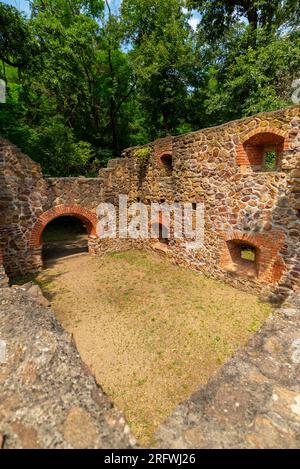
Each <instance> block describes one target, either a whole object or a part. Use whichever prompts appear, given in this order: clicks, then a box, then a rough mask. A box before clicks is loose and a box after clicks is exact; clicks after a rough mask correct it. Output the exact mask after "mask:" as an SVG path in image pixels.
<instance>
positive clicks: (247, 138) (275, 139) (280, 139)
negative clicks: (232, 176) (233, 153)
mask: <svg viewBox="0 0 300 469" xmlns="http://www.w3.org/2000/svg"><path fill="white" fill-rule="evenodd" d="M264 146H275V147H276V152H277V156H278V158H279V156H280V154H281V153H282V152H283V151H286V150H288V149H289V138H288V132H285V131H284V130H281V129H277V128H274V127H258V128H256V129H253V130H251V132H248V133H247V134H245V135H244V136H243V137H242V139H241V141H240V144H239V146H238V147H237V164H238V165H239V166H256V165H257V166H259V165H260V164H261V161H262V159H263V147H264Z"/></svg>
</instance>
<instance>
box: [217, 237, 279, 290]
mask: <svg viewBox="0 0 300 469" xmlns="http://www.w3.org/2000/svg"><path fill="white" fill-rule="evenodd" d="M223 240H224V247H223V250H222V254H221V263H220V266H221V268H222V269H224V270H229V269H228V268H230V266H231V265H232V261H233V259H232V253H231V252H230V243H231V242H235V243H240V244H245V245H250V246H252V247H254V248H255V249H256V250H257V259H256V267H257V280H258V281H259V282H262V283H270V284H276V283H277V282H278V281H279V280H280V279H281V277H282V275H283V274H284V271H285V270H286V266H285V263H284V261H283V259H282V257H281V256H280V254H279V252H280V250H281V248H282V246H283V243H284V240H285V234H284V233H283V232H280V231H270V232H268V233H256V234H249V233H244V232H241V231H233V232H230V233H225V234H223Z"/></svg>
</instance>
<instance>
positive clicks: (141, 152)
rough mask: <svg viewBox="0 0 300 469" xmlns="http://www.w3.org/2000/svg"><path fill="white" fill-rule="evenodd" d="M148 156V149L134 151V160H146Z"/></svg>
mask: <svg viewBox="0 0 300 469" xmlns="http://www.w3.org/2000/svg"><path fill="white" fill-rule="evenodd" d="M150 154H151V149H150V148H149V147H146V148H138V149H137V150H135V151H134V156H135V158H141V159H143V160H146V159H148V158H149V157H150Z"/></svg>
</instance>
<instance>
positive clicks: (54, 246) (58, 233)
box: [42, 216, 88, 262]
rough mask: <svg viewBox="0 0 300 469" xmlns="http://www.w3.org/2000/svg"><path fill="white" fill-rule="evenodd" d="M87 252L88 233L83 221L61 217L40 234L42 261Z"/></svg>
mask: <svg viewBox="0 0 300 469" xmlns="http://www.w3.org/2000/svg"><path fill="white" fill-rule="evenodd" d="M85 252H88V233H87V227H86V225H85V224H84V222H83V221H81V220H80V219H79V218H77V217H74V216H61V217H58V218H55V219H54V220H52V221H50V222H49V223H48V224H47V225H46V227H45V229H44V231H43V234H42V256H43V261H44V262H47V261H51V260H55V259H60V258H63V257H67V256H71V255H74V254H80V253H85Z"/></svg>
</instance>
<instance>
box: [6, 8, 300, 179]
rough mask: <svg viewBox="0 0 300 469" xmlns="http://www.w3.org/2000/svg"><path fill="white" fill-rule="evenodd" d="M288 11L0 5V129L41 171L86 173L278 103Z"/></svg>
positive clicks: (293, 73)
mask: <svg viewBox="0 0 300 469" xmlns="http://www.w3.org/2000/svg"><path fill="white" fill-rule="evenodd" d="M105 4H106V10H105V6H104V5H105ZM299 4H300V1H299V0H276V1H273V2H269V1H267V0H255V1H253V0H234V1H229V0H212V1H208V0H188V1H185V0H168V1H166V0H123V1H122V4H121V8H120V12H119V13H118V14H113V13H112V11H111V10H110V3H109V2H107V1H104V0H74V1H72V2H71V1H65V0H33V1H32V2H31V7H32V10H31V17H30V18H29V19H27V18H24V17H23V16H22V15H21V14H20V13H19V12H18V11H17V10H16V9H15V8H13V7H10V6H7V5H4V4H2V3H0V59H1V62H2V66H1V67H0V78H2V79H4V80H5V81H6V83H7V102H6V103H5V104H1V105H0V134H1V135H2V136H4V137H6V138H8V139H10V140H11V141H12V142H14V143H15V144H17V145H18V146H19V147H20V148H21V149H22V150H23V151H24V152H26V153H28V154H29V155H30V156H31V157H32V158H33V159H34V160H36V161H38V162H39V163H41V165H42V168H43V170H44V172H45V173H46V174H49V175H53V176H59V175H61V176H68V175H72V176H73V175H74V176H76V175H79V174H82V175H87V176H89V177H94V176H97V174H98V171H99V169H100V168H101V167H104V166H106V164H107V162H108V161H109V159H111V158H114V157H119V156H120V154H121V151H122V150H123V149H124V148H125V147H129V146H143V145H145V144H147V143H148V142H149V141H150V140H153V139H156V138H159V137H163V136H165V135H168V134H173V135H177V134H180V133H186V132H190V131H193V130H196V129H199V128H201V127H207V126H212V125H216V124H222V123H224V122H226V121H228V120H231V119H237V118H241V117H243V116H248V115H251V114H255V113H257V112H261V111H272V110H275V109H278V108H282V107H286V106H288V105H290V104H292V103H291V99H290V96H291V94H292V89H291V84H292V82H293V80H294V79H296V78H299V76H300V32H299V12H300V8H299ZM186 6H188V8H194V9H197V10H198V13H199V14H200V15H201V21H200V24H199V26H198V28H197V31H193V29H192V28H191V26H190V21H189V20H190V19H191V12H190V11H188V10H187V9H186V8H184V7H186ZM143 151H144V150H143ZM141 157H142V158H143V157H144V158H146V156H143V155H142V156H141Z"/></svg>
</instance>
